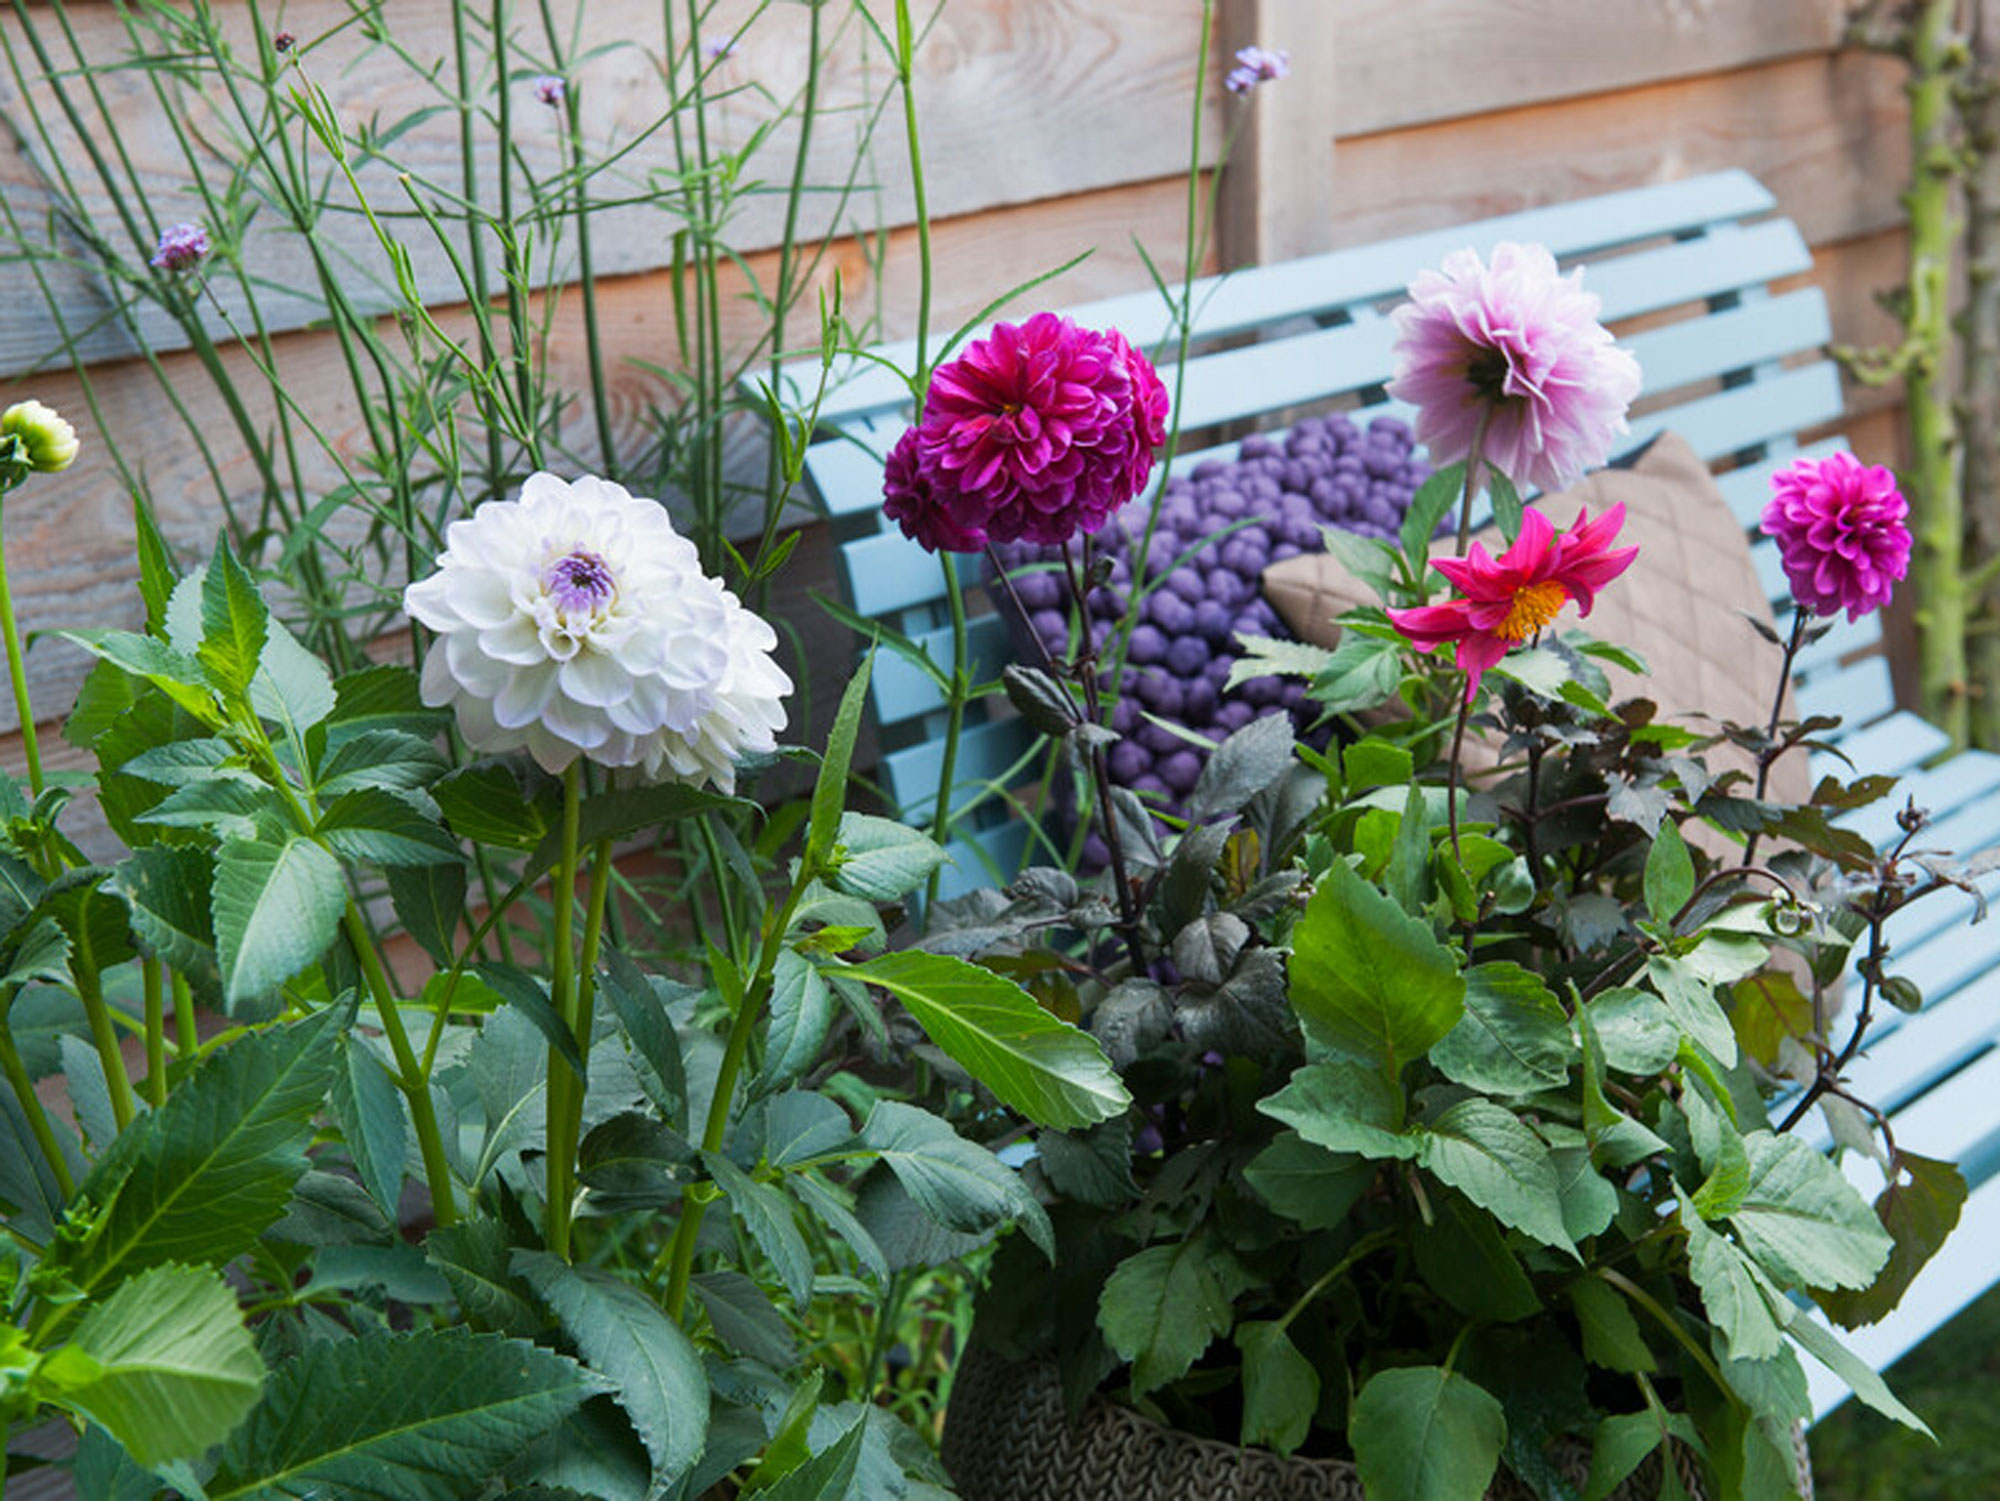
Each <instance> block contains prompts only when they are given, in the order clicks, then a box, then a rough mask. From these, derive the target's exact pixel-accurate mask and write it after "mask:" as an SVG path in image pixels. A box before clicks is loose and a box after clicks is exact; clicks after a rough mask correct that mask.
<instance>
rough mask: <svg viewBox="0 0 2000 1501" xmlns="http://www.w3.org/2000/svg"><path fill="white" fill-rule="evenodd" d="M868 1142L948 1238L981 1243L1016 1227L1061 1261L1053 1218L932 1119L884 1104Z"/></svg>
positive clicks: (865, 1131)
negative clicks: (975, 1238)
mask: <svg viewBox="0 0 2000 1501" xmlns="http://www.w3.org/2000/svg"><path fill="white" fill-rule="evenodd" d="M861 1140H862V1143H863V1145H865V1146H867V1147H868V1148H869V1149H870V1150H872V1151H874V1152H877V1153H879V1154H880V1155H881V1158H882V1161H883V1162H885V1163H887V1164H888V1166H889V1170H890V1171H891V1172H893V1173H894V1174H895V1175H896V1181H897V1182H898V1183H900V1184H902V1186H903V1188H904V1190H905V1191H906V1192H907V1193H908V1194H909V1196H910V1198H911V1199H912V1200H914V1201H915V1202H916V1205H917V1207H918V1208H920V1209H922V1210H923V1212H924V1213H925V1214H926V1215H927V1216H928V1217H929V1218H931V1219H932V1220H934V1221H936V1222H937V1223H938V1224H940V1225H942V1226H944V1227H945V1228H946V1229H947V1230H957V1231H959V1232H961V1233H963V1234H968V1235H979V1234H983V1233H985V1232H987V1231H989V1230H992V1229H993V1228H994V1227H996V1226H997V1225H1000V1224H1003V1223H1005V1222H1006V1221H1007V1220H1010V1219H1011V1220H1016V1221H1018V1222H1019V1223H1020V1225H1021V1228H1022V1229H1024V1230H1025V1231H1027V1233H1028V1236H1029V1238H1030V1239H1031V1240H1033V1241H1034V1243H1035V1244H1036V1245H1038V1246H1040V1247H1041V1248H1042V1250H1043V1252H1044V1253H1045V1254H1046V1255H1047V1256H1048V1257H1049V1258H1050V1259H1051V1260H1053V1259H1054V1257H1055V1232H1054V1231H1053V1229H1052V1228H1051V1227H1050V1225H1049V1217H1048V1213H1047V1212H1046V1211H1045V1210H1044V1209H1043V1208H1042V1206H1041V1205H1040V1204H1039V1203H1038V1202H1037V1201H1036V1199H1035V1196H1034V1195H1033V1194H1031V1193H1029V1192H1028V1190H1027V1189H1026V1187H1024V1186H1023V1185H1022V1183H1021V1180H1020V1178H1019V1177H1018V1176H1017V1175H1016V1174H1015V1173H1014V1172H1013V1171H1012V1170H1011V1169H1009V1168H1007V1167H1006V1166H1004V1165H1003V1164H1002V1163H1001V1161H1000V1159H999V1158H997V1157H995V1156H994V1155H993V1154H992V1153H991V1152H989V1151H987V1150H986V1149H985V1148H984V1147H979V1146H975V1145H973V1144H972V1143H971V1142H969V1141H967V1140H966V1139H965V1138H964V1137H962V1136H960V1135H959V1134H958V1133H957V1132H956V1131H954V1130H952V1128H951V1127H950V1126H949V1125H947V1124H946V1123H945V1122H944V1121H941V1120H939V1119H938V1118H937V1117H936V1116H934V1115H932V1114H930V1113H929V1112H928V1111H924V1110H919V1109H917V1108H916V1107H915V1106H914V1105H905V1104H902V1103H900V1102H898V1101H896V1100H882V1101H879V1102H878V1103H877V1104H876V1106H875V1108H874V1109H873V1110H871V1111H870V1112H869V1113H868V1120H867V1123H866V1124H865V1125H863V1126H862V1128H861ZM864 1223H866V1219H865V1217H864ZM878 1238H879V1237H878Z"/></svg>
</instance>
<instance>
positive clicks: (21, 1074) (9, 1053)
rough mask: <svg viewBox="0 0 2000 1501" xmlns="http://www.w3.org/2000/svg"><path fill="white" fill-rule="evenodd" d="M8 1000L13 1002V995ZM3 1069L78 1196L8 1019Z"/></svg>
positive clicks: (61, 1178)
mask: <svg viewBox="0 0 2000 1501" xmlns="http://www.w3.org/2000/svg"><path fill="white" fill-rule="evenodd" d="M7 1000H8V1001H9V1002H11V1001H12V1000H13V997H12V996H9V997H7ZM0 1069H4V1070H5V1071H6V1074H7V1082H8V1083H9V1084H11V1085H12V1086H13V1087H14V1098H15V1099H16V1100H17V1101H19V1102H20V1106H21V1113H22V1114H23V1115H25V1116H26V1117H27V1118H28V1129H29V1130H30V1131H32V1132H33V1133H34V1136H35V1142H36V1144H37V1145H38V1146H40V1147H41V1149H42V1155H43V1156H44V1157H46V1158H47V1159H48V1162H49V1170H50V1171H51V1172H53V1173H54V1174H55V1175H56V1185H57V1187H59V1188H61V1189H62V1194H63V1198H64V1199H66V1200H67V1199H73V1198H75V1197H76V1180H75V1179H74V1178H72V1177H71V1176H70V1171H69V1162H68V1160H67V1159H66V1158H65V1157H64V1156H63V1154H62V1147H61V1146H60V1145H59V1144H58V1143H57V1141H56V1133H55V1128H54V1127H52V1126H51V1125H50V1124H49V1113H48V1112H47V1111H46V1110H44V1109H43V1108H42V1097H41V1096H40V1095H38V1094H36V1093H35V1081H34V1080H33V1079H31V1078H29V1077H28V1066H27V1065H26V1064H25V1063H23V1062H22V1061H21V1050H20V1049H19V1048H17V1047H15V1046H14V1032H13V1029H12V1028H10V1027H9V1026H8V1025H7V1023H6V1022H5V1021H4V1020H0ZM0 1468H4V1467H0Z"/></svg>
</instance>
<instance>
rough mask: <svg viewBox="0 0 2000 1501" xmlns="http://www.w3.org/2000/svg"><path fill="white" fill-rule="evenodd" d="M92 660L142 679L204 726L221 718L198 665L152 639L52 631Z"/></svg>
mask: <svg viewBox="0 0 2000 1501" xmlns="http://www.w3.org/2000/svg"><path fill="white" fill-rule="evenodd" d="M51 634H52V635H55V636H57V637H59V638H61V639H62V640H64V641H67V642H69V643H70V644H71V645H73V646H80V647H82V648H83V649H84V650H85V651H87V652H89V653H90V654H91V655H92V656H93V657H96V658H98V659H100V660H101V661H105V662H109V663H110V664H111V665H112V666H114V667H117V668H120V669H122V670H123V671H125V672H128V673H130V674H131V675H132V676H133V677H136V678H143V679H144V680H145V681H146V682H149V683H151V684H152V685H153V686H154V687H155V688H158V689H159V690H160V691H161V692H162V693H164V694H166V696H167V697H168V698H170V699H172V700H173V701H174V702H175V703H176V704H179V705H180V706H181V707H182V708H183V709H185V710H187V711H188V713H190V714H192V715H193V716H194V717H195V718H196V719H199V720H200V721H201V722H202V723H203V724H206V725H219V724H221V723H222V722H223V715H222V713H221V711H220V710H218V709H217V708H216V704H215V695H214V693H213V692H212V691H210V689H209V686H208V680H207V679H206V678H205V677H204V676H203V675H202V670H201V664H200V663H199V662H197V661H196V660H195V659H194V658H193V657H190V656H186V655H184V654H182V653H181V652H177V651H175V650H174V649H173V648H172V647H171V646H169V645H167V643H166V642H164V641H161V640H159V639H158V638H157V637H154V636H141V635H138V634H136V633H134V632H132V631H102V630H99V631H54V632H51Z"/></svg>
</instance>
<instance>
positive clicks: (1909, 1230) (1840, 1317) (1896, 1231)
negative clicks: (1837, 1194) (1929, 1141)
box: [1815, 1151, 1966, 1329]
mask: <svg viewBox="0 0 2000 1501" xmlns="http://www.w3.org/2000/svg"><path fill="white" fill-rule="evenodd" d="M1896 1168H1897V1172H1896V1176H1895V1179H1894V1181H1892V1182H1891V1183H1890V1184H1889V1186H1888V1187H1887V1188H1885V1189H1883V1190H1882V1192H1881V1194H1880V1195H1879V1196H1878V1197H1877V1198H1876V1200H1875V1217H1876V1218H1877V1219H1878V1220H1880V1221H1881V1223H1882V1228H1883V1229H1885V1230H1887V1231H1888V1232H1889V1236H1890V1239H1891V1240H1893V1241H1894V1242H1895V1249H1894V1250H1892V1251H1891V1252H1890V1253H1889V1260H1888V1263H1887V1264H1886V1265H1885V1266H1884V1267H1883V1268H1882V1274H1881V1275H1880V1276H1879V1277H1877V1278H1876V1279H1875V1280H1874V1281H1873V1282H1872V1283H1870V1284H1869V1285H1868V1286H1867V1287H1866V1288H1865V1289H1863V1290H1862V1291H1860V1292H1831V1291H1824V1292H1819V1293H1816V1294H1815V1297H1816V1298H1817V1299H1818V1302H1819V1306H1820V1307H1821V1308H1824V1309H1825V1310H1826V1313H1827V1317H1828V1318H1830V1319H1832V1320H1833V1321H1834V1322H1835V1323H1836V1324H1839V1325H1840V1326H1841V1327H1842V1328H1843V1329H1858V1328H1860V1327H1861V1326H1862V1325H1864V1324H1872V1323H1874V1322H1876V1321H1877V1320H1878V1319H1883V1318H1886V1317H1888V1315H1889V1314H1890V1313H1891V1312H1892V1311H1893V1310H1894V1309H1895V1307H1896V1305H1897V1304H1898V1303H1900V1302H1901V1301H1902V1299H1903V1294H1904V1293H1906V1292H1908V1291H1909V1288H1910V1284H1911V1283H1912V1282H1913V1281H1915V1280H1916V1276H1917V1273H1918V1272H1920V1271H1922V1270H1923V1268H1924V1263H1925V1262H1927V1261H1929V1260H1930V1259H1931V1257H1932V1256H1934V1255H1936V1254H1937V1250H1938V1248H1939V1247H1940V1246H1942V1245H1943V1244H1944V1243H1945V1240H1946V1239H1947V1238H1948V1237H1949V1236H1950V1235H1951V1232H1952V1231H1953V1230H1954V1229H1956V1228H1957V1226H1958V1216H1959V1212H1960V1211H1961V1210H1963V1209H1964V1208H1965V1199H1966V1187H1965V1175H1964V1174H1963V1173H1961V1172H1960V1171H1959V1170H1958V1169H1957V1168H1956V1167H1954V1166H1953V1165H1952V1164H1951V1163H1949V1162H1936V1161H1933V1160H1932V1159H1931V1158H1928V1157H1919V1156H1917V1155H1916V1154H1915V1153H1914V1152H1900V1151H1899V1152H1898V1153H1897V1154H1896Z"/></svg>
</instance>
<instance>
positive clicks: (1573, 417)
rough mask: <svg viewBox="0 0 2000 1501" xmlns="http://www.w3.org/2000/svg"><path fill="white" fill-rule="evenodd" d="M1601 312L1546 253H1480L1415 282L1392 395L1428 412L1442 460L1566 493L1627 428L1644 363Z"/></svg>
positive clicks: (1448, 260)
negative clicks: (1475, 456) (1488, 256)
mask: <svg viewBox="0 0 2000 1501" xmlns="http://www.w3.org/2000/svg"><path fill="white" fill-rule="evenodd" d="M1601 306H1602V304H1601V303H1600V302H1599V300H1598V299H1597V297H1595V296H1594V295H1592V294H1591V293H1589V292H1586V291H1584V290H1583V273H1582V272H1581V271H1575V272H1572V273H1570V274H1569V275H1568V276H1564V275H1562V274H1561V273H1560V272H1559V271H1558V270H1557V269H1556V262H1555V257H1554V256H1552V255H1551V254H1550V253H1549V252H1548V250H1547V248H1546V247H1544V246H1541V245H1516V244H1512V243H1509V244H1502V245H1497V246H1495V247H1494V250H1493V263H1492V265H1491V266H1488V265H1485V264H1483V263H1482V262H1481V261H1480V259H1479V256H1478V255H1477V254H1476V253H1475V252H1473V251H1471V250H1458V251H1454V252H1452V254H1450V255H1448V256H1446V257H1445V260H1444V269H1443V270H1442V271H1425V272H1423V273H1421V274H1420V275H1419V276H1418V277H1417V279H1416V280H1415V281H1413V282H1411V283H1410V300H1409V301H1408V302H1407V303H1405V304H1404V305H1403V306H1401V307H1399V308H1397V309H1396V311H1395V312H1394V313H1393V314H1392V315H1391V316H1392V318H1393V319H1394V322H1395V325H1396V349H1395V377H1394V379H1392V380H1391V381H1390V383H1389V394H1390V395H1391V396H1393V397H1395V398H1396V399H1398V400H1399V401H1407V402H1409V403H1410V404H1411V405H1413V406H1415V407H1416V409H1417V420H1416V429H1417V439H1418V441H1419V442H1421V443H1422V444H1424V446H1425V447H1427V448H1428V449H1429V450H1430V456H1431V459H1432V461H1433V462H1434V463H1437V464H1440V465H1442V464H1452V463H1456V462H1458V461H1459V460H1460V459H1464V458H1467V457H1468V456H1469V455H1470V454H1471V452H1472V446H1473V442H1474V440H1475V438H1476V437H1477V436H1478V434H1479V430H1480V426H1481V423H1482V421H1483V422H1484V424H1485V435H1484V437H1483V439H1480V455H1481V457H1482V459H1483V460H1484V461H1485V462H1486V463H1487V464H1489V465H1491V466H1492V467H1493V468H1495V469H1498V470H1500V471H1501V472H1502V473H1503V474H1505V475H1506V476H1507V477H1508V478H1509V479H1511V480H1513V481H1514V482H1515V484H1517V485H1520V486H1523V487H1527V486H1535V487H1538V488H1540V489H1543V490H1560V489H1561V488H1563V487H1564V486H1565V485H1568V484H1571V483H1573V482H1574V481H1575V480H1576V479H1578V478H1579V477H1581V476H1582V474H1583V473H1584V471H1586V470H1588V469H1593V468H1595V467H1597V466H1598V465H1600V464H1602V463H1603V462H1604V461H1605V459H1606V458H1608V457H1609V456H1610V453H1611V444H1612V442H1613V440H1614V439H1616V438H1617V436H1618V435H1619V434H1621V433H1623V432H1625V431H1626V430H1627V428H1626V422H1625V413H1626V410H1627V409H1628V408H1629V407H1630V406H1631V405H1632V400H1633V398H1634V397H1636V396H1637V395H1638V394H1639V362H1638V361H1637V360H1636V359H1634V358H1633V357H1632V355H1631V353H1630V351H1628V350H1624V349H1621V348H1619V347H1618V345H1617V344H1616V343H1614V342H1613V340H1612V337H1611V335H1610V333H1609V332H1608V331H1607V330H1606V329H1605V328H1604V327H1603V325H1602V324H1600V323H1599V322H1598V321H1597V314H1598V311H1599V309H1600V307H1601Z"/></svg>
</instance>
